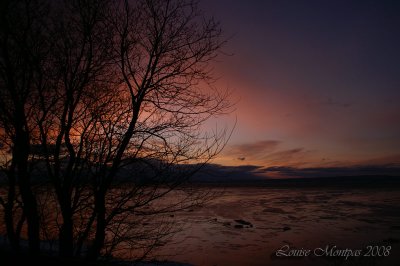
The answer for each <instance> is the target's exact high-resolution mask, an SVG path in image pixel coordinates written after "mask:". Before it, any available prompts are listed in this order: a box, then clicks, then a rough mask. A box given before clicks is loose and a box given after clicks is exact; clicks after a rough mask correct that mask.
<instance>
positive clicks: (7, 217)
mask: <svg viewBox="0 0 400 266" xmlns="http://www.w3.org/2000/svg"><path fill="white" fill-rule="evenodd" d="M8 180H9V184H8V185H9V188H8V195H7V203H6V204H5V207H4V222H5V224H6V230H7V237H8V241H10V245H11V248H12V249H13V251H14V252H16V253H18V252H19V248H20V246H19V239H18V236H17V234H16V232H15V228H14V215H13V207H14V201H15V176H14V173H9V174H8Z"/></svg>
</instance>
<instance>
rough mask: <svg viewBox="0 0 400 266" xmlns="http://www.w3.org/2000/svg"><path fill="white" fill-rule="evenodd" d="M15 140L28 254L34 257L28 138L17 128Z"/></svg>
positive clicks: (37, 248) (35, 227)
mask: <svg viewBox="0 0 400 266" xmlns="http://www.w3.org/2000/svg"><path fill="white" fill-rule="evenodd" d="M15 138H16V139H15V149H14V152H13V160H15V165H16V169H17V176H18V185H19V189H20V192H21V198H22V202H23V210H24V213H25V216H26V220H27V223H28V244H29V252H30V253H31V254H32V255H36V254H38V253H39V251H40V236H39V213H38V209H37V202H36V198H35V196H34V194H33V192H32V188H31V184H30V178H29V174H28V157H29V137H28V133H27V132H25V131H24V130H23V129H21V127H18V126H17V127H16V134H15Z"/></svg>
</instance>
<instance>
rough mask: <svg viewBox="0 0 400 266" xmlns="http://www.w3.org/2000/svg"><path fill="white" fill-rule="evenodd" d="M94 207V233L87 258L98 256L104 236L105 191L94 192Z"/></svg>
mask: <svg viewBox="0 0 400 266" xmlns="http://www.w3.org/2000/svg"><path fill="white" fill-rule="evenodd" d="M95 209H96V212H97V216H96V235H95V238H94V240H93V244H92V246H91V248H90V250H89V253H88V259H89V260H96V259H97V258H98V257H99V256H100V252H101V249H102V248H103V245H104V240H105V237H106V206H105V192H104V193H103V192H98V193H96V200H95Z"/></svg>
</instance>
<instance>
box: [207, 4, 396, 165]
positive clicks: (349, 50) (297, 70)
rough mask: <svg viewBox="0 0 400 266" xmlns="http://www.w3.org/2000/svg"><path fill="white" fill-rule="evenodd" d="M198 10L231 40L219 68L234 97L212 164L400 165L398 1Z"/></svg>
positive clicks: (223, 6) (227, 6)
mask: <svg viewBox="0 0 400 266" xmlns="http://www.w3.org/2000/svg"><path fill="white" fill-rule="evenodd" d="M201 7H202V9H203V10H204V11H205V12H206V14H209V15H212V16H214V17H215V18H216V19H217V20H219V21H220V22H221V26H222V28H223V30H224V33H225V36H227V37H231V38H230V39H229V41H228V44H227V45H226V47H225V48H224V51H225V52H226V53H228V54H229V53H232V54H233V56H222V57H221V58H220V62H219V63H218V64H217V65H216V67H215V69H216V73H218V75H219V76H221V79H220V80H219V81H218V85H219V86H225V87H226V86H228V87H230V88H231V89H233V90H234V91H235V95H236V96H237V97H239V98H240V101H239V103H238V104H237V106H236V112H235V115H236V116H237V126H236V129H235V131H234V133H233V136H232V137H231V140H230V142H229V145H228V146H227V147H226V149H225V151H224V152H223V153H222V155H221V156H220V158H219V159H217V160H216V161H215V162H216V163H218V164H222V165H231V166H238V165H258V166H263V167H271V166H286V167H287V166H290V167H297V168H304V167H348V166H367V165H397V166H399V165H400V104H399V101H400V15H399V14H400V1H367V0H365V1H320V0H318V1H317V0H315V1H311V0H310V1H294V0H293V1H239V0H236V1H233V0H229V1H228V0H218V1H214V0H203V1H202V2H201ZM220 123H221V124H224V123H227V124H229V123H231V124H232V121H225V120H223V121H222V120H221V121H220Z"/></svg>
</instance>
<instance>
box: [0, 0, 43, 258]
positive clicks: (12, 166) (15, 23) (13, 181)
mask: <svg viewBox="0 0 400 266" xmlns="http://www.w3.org/2000/svg"><path fill="white" fill-rule="evenodd" d="M0 12H1V20H2V21H1V23H0V24H1V26H0V27H1V28H0V31H1V32H0V49H1V59H0V77H1V79H0V125H1V129H0V134H1V141H2V143H3V145H2V146H3V147H2V148H3V151H2V152H3V154H4V152H5V150H4V149H8V153H9V154H10V156H9V157H10V158H8V159H4V160H3V161H2V163H3V167H2V169H3V173H5V174H6V176H7V178H8V195H7V200H5V201H4V200H2V201H1V202H2V203H3V205H4V210H5V223H6V227H7V235H8V237H9V240H10V242H11V244H12V246H13V247H14V248H15V249H18V246H19V244H18V238H19V236H18V234H19V233H18V231H19V230H20V229H19V227H20V226H17V228H14V225H13V223H14V222H15V221H14V217H13V215H14V214H13V206H14V203H15V201H16V200H17V198H16V185H18V190H19V193H20V195H21V199H22V201H23V204H22V207H23V215H22V217H23V218H25V217H26V220H27V225H28V236H29V247H30V251H31V252H32V253H37V252H38V251H39V248H40V246H39V245H40V239H39V215H38V209H37V202H36V197H35V195H34V192H33V191H32V187H31V179H30V164H29V154H30V145H31V142H32V139H31V133H32V132H33V131H34V125H33V123H32V120H33V119H32V117H33V101H32V99H33V98H34V97H32V95H33V94H34V92H33V91H35V89H34V88H36V87H38V86H41V85H42V84H41V82H42V79H41V72H40V70H41V68H40V65H41V63H42V61H43V58H44V57H45V54H46V52H47V49H46V48H47V47H46V45H45V42H43V40H44V35H43V29H44V23H45V21H44V20H43V19H42V18H43V15H45V14H47V6H46V5H45V4H43V3H42V2H41V1H30V2H22V1H2V3H1V10H0ZM22 220H24V219H22Z"/></svg>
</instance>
